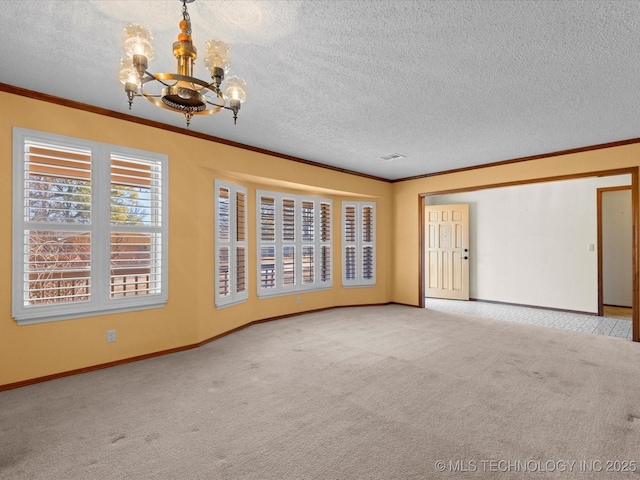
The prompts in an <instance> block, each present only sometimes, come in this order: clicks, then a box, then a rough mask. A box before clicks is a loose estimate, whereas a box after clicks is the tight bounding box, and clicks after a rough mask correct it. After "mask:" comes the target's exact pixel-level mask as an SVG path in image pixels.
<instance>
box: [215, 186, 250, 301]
mask: <svg viewBox="0 0 640 480" xmlns="http://www.w3.org/2000/svg"><path fill="white" fill-rule="evenodd" d="M215 190H216V196H215V212H216V240H215V241H216V250H215V251H216V264H217V266H216V268H215V270H214V271H215V272H216V277H215V303H216V306H217V307H222V306H227V305H232V304H236V303H239V302H241V301H244V300H246V299H247V280H246V265H247V243H246V242H247V239H246V230H247V225H246V223H247V216H246V197H247V194H246V189H245V188H244V187H240V186H238V185H234V184H231V183H226V182H221V181H219V180H216V182H215Z"/></svg>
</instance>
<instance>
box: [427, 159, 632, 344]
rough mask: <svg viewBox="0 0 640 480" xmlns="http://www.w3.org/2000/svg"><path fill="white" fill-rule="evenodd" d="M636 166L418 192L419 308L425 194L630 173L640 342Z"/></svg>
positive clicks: (470, 190) (442, 193)
mask: <svg viewBox="0 0 640 480" xmlns="http://www.w3.org/2000/svg"><path fill="white" fill-rule="evenodd" d="M639 170H640V168H639V167H628V168H619V169H611V170H601V171H592V172H585V173H576V174H571V175H558V176H551V177H542V178H535V179H529V180H519V181H513V182H502V183H492V184H486V185H478V186H474V187H465V188H456V189H449V190H438V191H431V192H425V193H421V194H419V195H418V236H419V238H418V260H419V261H418V295H419V298H418V306H419V307H420V308H424V307H425V298H424V293H425V289H424V269H425V258H424V246H425V237H424V226H425V219H424V208H423V207H424V205H426V199H427V197H431V196H434V195H444V194H452V193H464V192H473V191H476V190H487V189H490V188H498V187H510V186H516V185H527V184H531V183H545V182H554V181H559V180H575V179H580V178H589V177H610V176H614V175H624V174H629V175H631V222H632V225H631V231H632V232H633V240H632V246H633V254H632V260H633V266H632V271H633V305H632V317H631V318H632V320H631V321H632V329H631V330H632V334H631V339H632V340H633V341H634V342H640V311H639V309H638V307H639V304H638V294H639V292H640V290H639V288H640V284H639V280H640V279H639V278H638V273H639V270H638V259H639V258H640V252H639V251H638V236H639V230H638V228H639V226H640V218H639V217H638V214H639V208H638V202H639V201H640V193H639V191H638V178H639Z"/></svg>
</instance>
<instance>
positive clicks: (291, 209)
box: [282, 198, 296, 287]
mask: <svg viewBox="0 0 640 480" xmlns="http://www.w3.org/2000/svg"><path fill="white" fill-rule="evenodd" d="M295 240H296V202H295V200H293V199H290V198H283V199H282V285H284V286H285V287H288V286H293V285H295V284H296V247H295V244H293V245H292V243H294V242H295Z"/></svg>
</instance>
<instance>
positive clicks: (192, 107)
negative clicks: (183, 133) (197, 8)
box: [119, 0, 247, 128]
mask: <svg viewBox="0 0 640 480" xmlns="http://www.w3.org/2000/svg"><path fill="white" fill-rule="evenodd" d="M194 1H195V0H180V2H182V20H181V21H180V24H179V25H180V31H181V32H180V33H179V34H178V41H177V42H174V43H173V55H174V56H175V57H176V60H177V61H178V68H177V73H151V72H149V71H147V68H148V64H149V62H150V61H151V60H153V54H154V51H153V46H152V45H151V41H152V40H153V36H152V35H151V32H150V31H149V30H148V29H147V28H145V27H143V26H142V25H137V24H129V25H127V26H126V27H125V33H126V39H125V41H124V51H125V56H124V57H123V58H122V60H121V70H120V74H119V79H120V81H121V82H122V83H123V84H124V90H125V92H126V93H127V97H128V99H129V110H131V106H132V105H133V99H134V97H144V98H146V99H147V100H149V101H150V102H151V103H153V104H154V105H156V106H158V107H162V108H165V109H168V110H171V111H174V112H178V113H181V114H183V115H184V117H185V120H186V122H187V128H189V125H190V123H191V117H193V116H194V115H211V114H214V113H218V112H219V111H221V110H223V109H227V110H231V111H232V112H233V123H234V124H235V123H236V121H237V119H238V111H239V110H240V105H241V103H242V102H244V101H245V100H246V98H247V94H246V92H245V88H246V83H245V81H244V80H243V79H242V78H240V77H235V76H234V77H230V78H228V79H227V80H226V82H225V83H226V85H225V86H224V87H221V85H222V82H223V80H224V78H225V74H226V73H227V72H228V71H229V59H228V55H229V47H228V46H227V44H225V43H224V42H221V41H219V40H209V41H208V42H207V43H206V44H205V47H206V49H207V53H206V56H205V58H204V65H205V67H207V69H209V71H210V73H211V80H212V81H211V82H209V81H205V80H200V79H198V78H195V77H194V76H193V64H194V62H195V59H196V57H197V50H196V47H195V46H194V45H193V41H192V38H191V19H190V18H189V12H188V11H187V3H192V2H194ZM148 85H154V86H156V90H158V89H160V86H162V89H161V91H160V92H159V93H150V92H149V91H147V90H146V87H147V86H148Z"/></svg>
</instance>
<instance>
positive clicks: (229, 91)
mask: <svg viewBox="0 0 640 480" xmlns="http://www.w3.org/2000/svg"><path fill="white" fill-rule="evenodd" d="M246 88H247V82H245V81H244V80H243V79H242V78H240V77H235V76H234V77H229V79H228V80H227V88H225V90H224V96H225V97H226V98H227V99H229V100H230V101H231V100H235V101H238V102H240V103H242V102H244V101H245V100H246V99H247V92H246V90H245V89H246Z"/></svg>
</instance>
